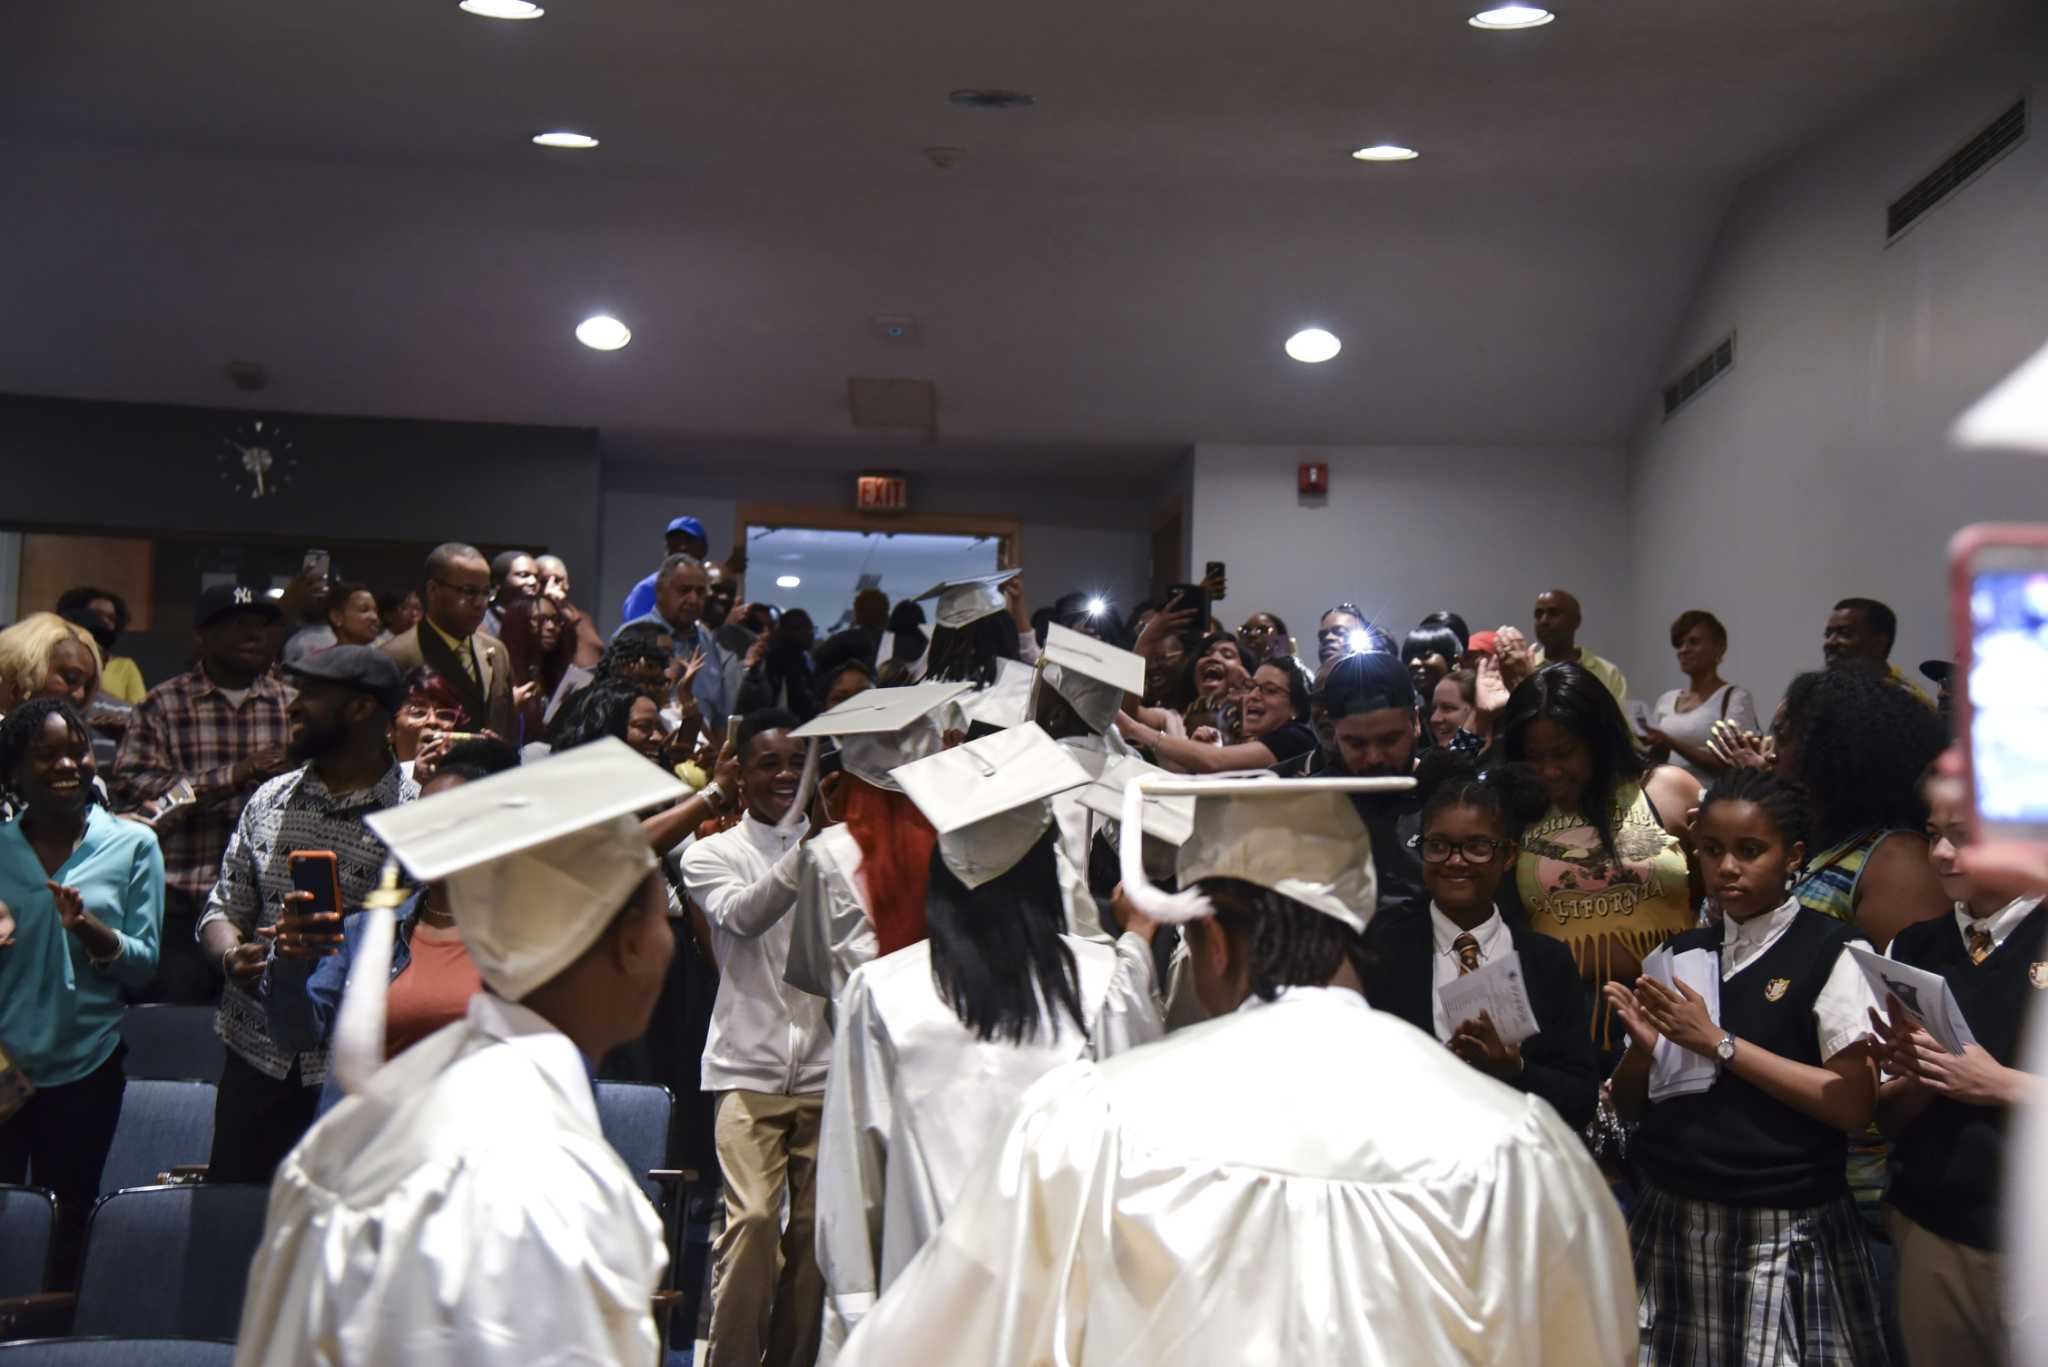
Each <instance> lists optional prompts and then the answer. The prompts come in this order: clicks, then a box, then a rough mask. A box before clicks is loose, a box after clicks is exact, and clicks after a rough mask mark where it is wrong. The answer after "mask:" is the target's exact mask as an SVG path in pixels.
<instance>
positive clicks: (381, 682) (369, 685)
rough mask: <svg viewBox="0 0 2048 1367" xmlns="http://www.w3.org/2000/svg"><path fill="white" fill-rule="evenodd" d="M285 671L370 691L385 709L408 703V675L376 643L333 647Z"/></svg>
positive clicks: (291, 665) (289, 666)
mask: <svg viewBox="0 0 2048 1367" xmlns="http://www.w3.org/2000/svg"><path fill="white" fill-rule="evenodd" d="M285 672H286V673H288V674H294V675H297V676H298V677H299V678H301V679H320V680H322V681H324V682H326V683H331V684H340V685H341V686H342V687H343V688H352V689H354V690H355V691H356V692H358V693H367V694H369V695H370V696H371V697H373V698H375V699H376V700H377V705H378V706H379V707H381V708H383V709H384V710H385V711H386V712H391V713H396V712H397V711H398V709H399V708H400V707H401V706H402V705H403V704H404V702H405V676H404V675H402V674H400V673H399V671H398V664H397V662H396V661H394V660H393V659H392V658H391V657H390V656H389V655H386V654H385V653H384V652H383V651H381V650H379V649H377V648H376V647H375V646H333V647H330V648H329V649H326V650H323V651H321V652H319V653H318V654H317V655H308V656H306V657H305V658H304V659H302V660H299V661H298V662H297V663H295V664H290V665H287V666H286V667H285Z"/></svg>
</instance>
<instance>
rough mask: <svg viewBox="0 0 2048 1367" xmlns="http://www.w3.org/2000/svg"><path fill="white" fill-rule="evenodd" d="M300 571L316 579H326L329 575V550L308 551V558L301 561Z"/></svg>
mask: <svg viewBox="0 0 2048 1367" xmlns="http://www.w3.org/2000/svg"><path fill="white" fill-rule="evenodd" d="M299 573H300V574H301V575H305V576H309V577H311V578H314V579H325V578H326V577H327V552H326V551H322V550H310V551H307V552H306V558H305V559H304V560H302V561H300V562H299Z"/></svg>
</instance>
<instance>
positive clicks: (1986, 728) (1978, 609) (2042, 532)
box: [1949, 523, 2048, 841]
mask: <svg viewBox="0 0 2048 1367" xmlns="http://www.w3.org/2000/svg"><path fill="white" fill-rule="evenodd" d="M1949 576H1950V579H1949V582H1950V589H1951V596H1952V602H1953V607H1952V613H1951V616H1952V621H1953V624H1954V627H1955V645H1956V675H1955V678H1956V680H1957V683H1958V684H1959V685H1960V686H1959V687H1957V688H1956V693H1955V715H1956V735H1957V738H1958V739H1959V741H1960V742H1961V744H1962V748H1963V754H1964V757H1965V760H1966V762H1967V765H1968V769H1969V775H1970V794H1971V808H1972V813H1973V820H1974V826H1975V837H1976V839H1978V840H1982V841H1990V840H2022V841H2048V524H2041V523H2034V524H2027V525H2019V524H2000V523H1985V524H1980V525H1978V526H1974V527H1965V528H1963V530H1962V531H1960V532H1957V533H1956V536H1955V539H1954V540H1953V541H1952V542H1950V543H1949Z"/></svg>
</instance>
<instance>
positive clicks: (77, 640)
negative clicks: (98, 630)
mask: <svg viewBox="0 0 2048 1367" xmlns="http://www.w3.org/2000/svg"><path fill="white" fill-rule="evenodd" d="M99 683H100V648H99V645H98V643H96V642H95V641H94V640H93V639H92V633H91V632H89V631H87V630H86V629H85V628H84V627H79V626H73V625H72V624H71V623H69V622H67V621H65V620H64V619H63V618H62V617H59V616H58V615H57V614H56V613H54V612H34V613H30V614H29V615H28V616H26V617H24V618H22V619H21V620H20V621H19V622H16V623H15V624H14V625H13V626H11V627H9V628H7V630H5V631H0V714H5V713H7V712H9V711H12V710H13V709H14V708H15V707H17V706H19V705H20V704H22V703H25V702H27V701H28V700H29V699H30V698H45V697H47V698H63V699H65V700H67V701H68V702H70V704H71V705H72V706H73V707H75V708H78V709H79V710H80V711H81V712H82V711H84V710H85V706H86V704H87V703H89V702H91V701H92V695H93V693H94V692H95V691H97V690H98V688H99Z"/></svg>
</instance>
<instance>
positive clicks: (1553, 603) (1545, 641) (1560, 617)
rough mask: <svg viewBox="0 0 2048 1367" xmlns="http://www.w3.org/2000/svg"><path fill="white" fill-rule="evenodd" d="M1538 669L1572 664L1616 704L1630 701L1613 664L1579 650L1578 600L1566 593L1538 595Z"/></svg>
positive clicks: (1622, 677) (1625, 681)
mask: <svg viewBox="0 0 2048 1367" xmlns="http://www.w3.org/2000/svg"><path fill="white" fill-rule="evenodd" d="M1534 616H1535V619H1536V641H1537V645H1536V665H1537V667H1538V668H1539V669H1540V668H1542V667H1543V666H1544V665H1547V664H1551V663H1554V662H1556V661H1558V660H1570V661H1571V662H1572V663H1573V664H1575V665H1578V666H1579V667H1580V668H1581V669H1583V670H1585V671H1586V672H1587V673H1588V674H1591V675H1592V676H1593V677H1594V678H1596V679H1598V680H1599V681H1600V682H1601V683H1603V684H1606V685H1607V691H1608V692H1609V693H1612V694H1613V695H1614V700H1615V701H1616V702H1618V703H1619V702H1627V701H1628V679H1627V677H1626V676H1625V675H1623V674H1622V672H1621V671H1620V670H1619V669H1617V668H1616V667H1615V665H1614V662H1613V661H1612V660H1603V659H1601V658H1600V657H1599V656H1598V655H1595V654H1594V653H1593V652H1592V651H1590V650H1586V649H1583V648H1581V647H1580V645H1579V643H1578V640H1579V623H1580V620H1581V614H1580V611H1579V600H1578V599H1577V598H1574V597H1573V596H1572V595H1571V594H1569V593H1567V592H1566V591H1565V590H1563V589H1547V590H1545V591H1544V592H1542V593H1539V594H1537V595H1536V611H1535V613H1534Z"/></svg>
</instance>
